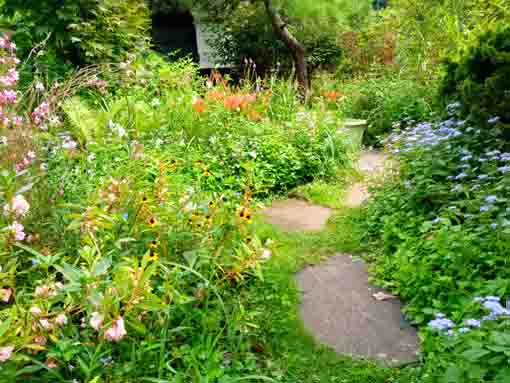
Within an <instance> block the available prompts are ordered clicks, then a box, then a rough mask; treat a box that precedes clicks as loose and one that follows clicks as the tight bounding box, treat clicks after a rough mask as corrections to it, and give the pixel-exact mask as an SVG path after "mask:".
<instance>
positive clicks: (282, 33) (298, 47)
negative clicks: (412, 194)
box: [264, 0, 310, 101]
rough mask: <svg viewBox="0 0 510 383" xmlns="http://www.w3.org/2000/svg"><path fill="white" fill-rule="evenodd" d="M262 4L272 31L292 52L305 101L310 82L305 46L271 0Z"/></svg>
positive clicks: (266, 0)
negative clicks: (291, 30)
mask: <svg viewBox="0 0 510 383" xmlns="http://www.w3.org/2000/svg"><path fill="white" fill-rule="evenodd" d="M264 5H265V7H266V11H267V14H268V16H269V18H270V19H271V24H272V25H273V30H274V32H275V33H276V35H277V36H278V38H280V39H281V40H282V41H283V42H284V43H285V45H286V46H287V48H289V49H290V50H291V51H292V52H293V54H294V62H295V64H296V75H297V81H298V85H299V91H300V92H301V94H302V95H303V98H304V101H307V100H308V97H309V96H310V84H309V81H308V70H307V68H306V60H305V48H304V47H303V45H302V44H301V43H300V42H299V41H298V40H297V39H296V38H295V37H294V36H293V35H292V33H290V31H289V29H288V28H287V24H286V23H285V21H283V19H282V17H281V16H280V14H279V13H278V11H277V10H276V9H275V7H274V6H273V4H272V2H271V0H264Z"/></svg>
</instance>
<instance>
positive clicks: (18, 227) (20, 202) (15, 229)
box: [4, 194, 30, 241]
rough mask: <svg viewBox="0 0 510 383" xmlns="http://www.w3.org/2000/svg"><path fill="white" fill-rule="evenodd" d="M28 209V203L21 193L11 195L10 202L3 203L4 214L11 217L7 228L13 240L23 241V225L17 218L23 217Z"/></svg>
mask: <svg viewBox="0 0 510 383" xmlns="http://www.w3.org/2000/svg"><path fill="white" fill-rule="evenodd" d="M29 210H30V204H29V203H28V202H27V200H26V199H25V197H23V196H22V195H21V194H18V195H15V196H14V197H12V199H11V202H10V203H7V204H5V205H4V215H5V216H8V217H12V218H13V222H12V224H10V225H9V226H8V227H7V230H9V232H11V233H12V236H13V238H14V240H16V241H23V240H24V239H25V238H26V234H25V227H24V226H23V225H22V224H21V223H20V222H19V220H20V219H21V218H23V217H25V216H26V215H27V214H28V211H29Z"/></svg>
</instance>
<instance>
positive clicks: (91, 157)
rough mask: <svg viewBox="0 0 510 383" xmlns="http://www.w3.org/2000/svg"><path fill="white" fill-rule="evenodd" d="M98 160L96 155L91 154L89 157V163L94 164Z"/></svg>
mask: <svg viewBox="0 0 510 383" xmlns="http://www.w3.org/2000/svg"><path fill="white" fill-rule="evenodd" d="M95 159H96V155H95V154H94V153H91V154H89V155H88V157H87V161H88V162H93V161H94V160H95Z"/></svg>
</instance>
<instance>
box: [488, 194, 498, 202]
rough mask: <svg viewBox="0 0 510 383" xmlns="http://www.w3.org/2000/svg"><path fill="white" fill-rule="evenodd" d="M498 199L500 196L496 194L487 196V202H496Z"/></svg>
mask: <svg viewBox="0 0 510 383" xmlns="http://www.w3.org/2000/svg"><path fill="white" fill-rule="evenodd" d="M497 200H498V197H497V196H495V195H489V196H487V197H485V202H487V203H494V202H496V201H497Z"/></svg>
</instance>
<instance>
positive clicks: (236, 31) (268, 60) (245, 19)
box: [211, 4, 342, 73]
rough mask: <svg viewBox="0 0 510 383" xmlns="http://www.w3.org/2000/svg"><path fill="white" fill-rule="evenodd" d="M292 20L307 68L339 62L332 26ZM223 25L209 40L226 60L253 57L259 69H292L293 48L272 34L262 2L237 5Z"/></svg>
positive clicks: (263, 71)
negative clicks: (303, 48)
mask: <svg viewBox="0 0 510 383" xmlns="http://www.w3.org/2000/svg"><path fill="white" fill-rule="evenodd" d="M295 24H296V25H298V27H296V28H295V30H293V33H294V34H295V36H296V38H297V39H298V40H299V41H300V42H301V43H302V44H303V45H304V47H305V49H306V51H307V54H306V60H307V64H308V65H309V69H310V70H312V71H313V70H315V69H317V68H321V67H322V68H324V67H331V66H335V65H336V64H338V63H339V61H340V58H341V56H342V51H341V49H340V47H339V45H338V44H337V41H336V32H335V31H334V30H332V29H331V28H327V26H325V25H320V26H316V25H313V24H312V23H309V24H306V23H298V22H295ZM223 29H224V31H222V33H221V34H218V35H217V37H216V38H215V39H214V40H213V41H211V43H212V44H213V46H214V47H215V49H216V50H217V51H218V54H219V56H221V57H222V59H223V60H225V61H226V62H232V61H233V60H234V61H238V62H241V61H242V59H252V60H254V61H255V63H256V66H257V71H258V73H267V72H269V70H270V69H275V68H276V69H277V70H279V71H281V72H283V73H288V72H289V71H290V70H291V69H292V67H293V52H292V51H290V50H289V49H288V48H287V47H286V46H285V44H284V43H283V42H282V41H280V40H279V39H277V38H276V37H275V34H274V31H273V27H272V25H271V22H270V20H269V19H268V17H267V15H266V11H265V9H264V6H263V5H262V4H261V5H250V4H247V5H246V6H240V7H239V9H238V10H237V11H236V12H234V13H232V15H231V16H230V17H229V18H227V19H226V21H225V23H224V25H223Z"/></svg>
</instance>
